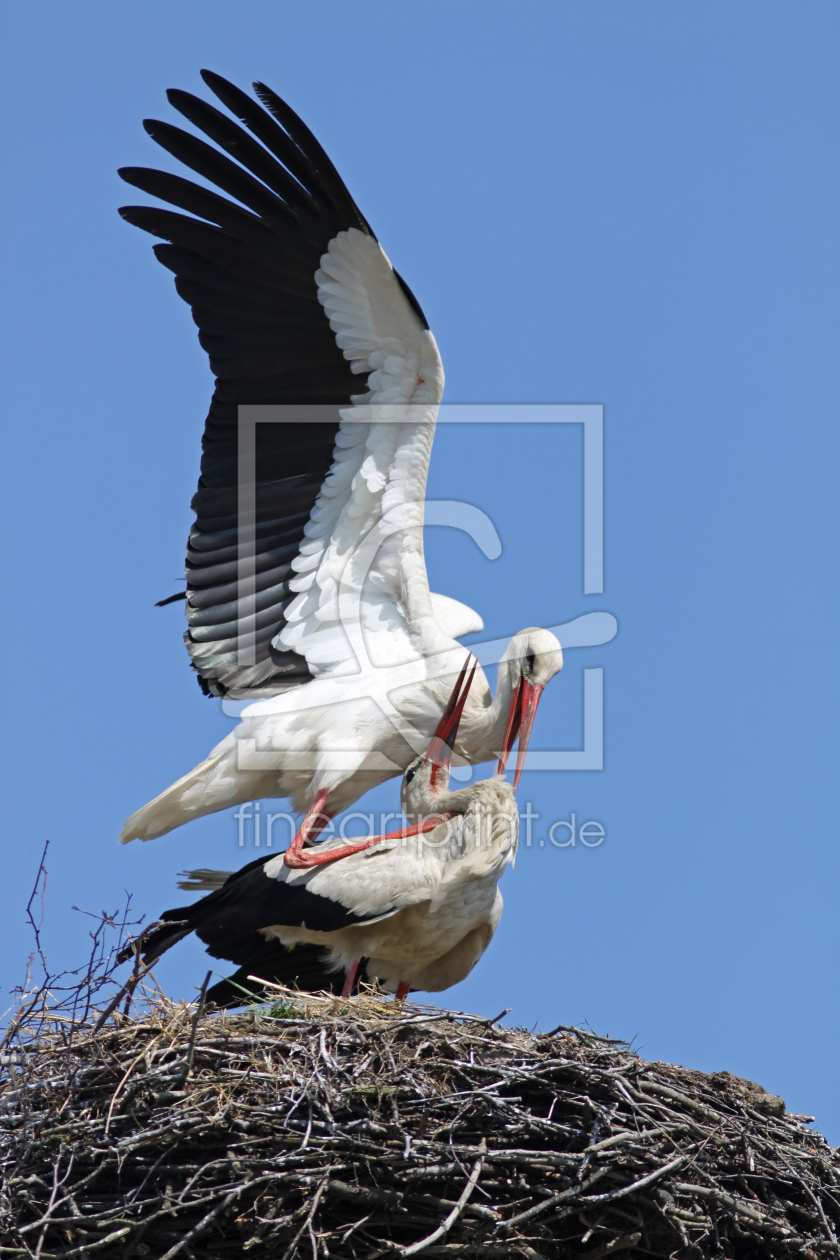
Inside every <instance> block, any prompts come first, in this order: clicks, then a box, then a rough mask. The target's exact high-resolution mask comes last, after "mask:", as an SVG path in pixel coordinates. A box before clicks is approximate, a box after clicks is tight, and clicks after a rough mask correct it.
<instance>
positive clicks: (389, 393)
mask: <svg viewBox="0 0 840 1260" xmlns="http://www.w3.org/2000/svg"><path fill="white" fill-rule="evenodd" d="M203 78H204V81H205V83H206V84H207V86H208V87H209V88H210V89H211V90H212V91H213V92H214V93H215V95H216V97H217V98H218V99H219V100H220V101H221V102H222V104H223V105H225V106H226V107H227V109H228V110H229V111H230V113H231V114H232V115H234V117H235V118H236V119H237V120H238V121H236V122H234V121H233V120H232V119H231V118H230V117H229V116H228V115H227V114H225V113H222V112H221V111H220V110H218V109H217V108H215V107H214V106H212V105H209V104H207V103H206V102H205V101H202V100H200V99H199V98H197V97H195V96H192V95H191V94H189V93H187V92H181V91H171V92H169V93H168V97H169V101H170V103H171V104H172V105H173V106H174V107H175V109H177V110H178V111H179V112H180V113H181V114H183V115H184V116H185V117H186V118H187V119H188V120H189V121H190V122H191V123H192V124H193V125H194V126H195V127H196V128H197V129H198V130H199V131H201V132H203V133H204V135H205V136H207V137H208V139H209V140H211V141H213V144H208V143H207V142H206V141H204V140H201V139H199V138H197V137H196V136H195V135H192V134H190V133H188V132H186V131H183V130H181V129H180V128H178V127H174V126H172V125H171V124H169V123H164V122H154V121H147V122H146V123H145V127H146V130H147V132H148V133H149V135H150V136H151V137H152V139H153V140H155V141H156V142H157V143H158V144H160V145H161V146H162V147H163V148H164V149H166V150H167V152H168V153H170V154H171V155H172V156H173V157H175V158H176V159H178V160H179V161H180V162H182V163H183V164H184V165H186V166H187V167H189V168H191V170H192V171H194V172H195V173H196V174H198V175H199V176H200V177H201V178H202V179H203V180H205V181H207V182H208V183H209V184H212V185H214V186H215V188H217V189H219V190H220V192H215V191H211V189H209V188H208V187H206V186H204V185H202V184H197V183H194V182H192V181H191V180H187V179H184V178H182V177H181V176H179V175H173V174H168V173H165V172H162V171H157V170H150V169H146V168H138V167H129V168H124V169H123V170H121V171H120V174H121V176H122V178H123V179H124V180H126V181H127V182H128V183H129V184H132V185H134V186H135V187H137V188H139V189H141V190H142V191H143V192H145V193H147V194H150V195H151V196H153V197H156V198H158V199H159V200H161V201H164V202H167V203H168V204H170V205H173V206H175V207H177V211H173V210H169V209H164V208H160V207H157V208H156V207H149V206H129V207H124V208H123V209H122V210H121V214H122V216H123V218H125V219H126V220H127V221H128V222H129V223H132V224H134V225H135V226H137V227H140V228H142V229H144V230H145V231H147V232H150V233H152V234H153V235H154V236H157V237H158V238H160V239H161V240H162V241H163V242H164V243H163V244H159V245H156V246H155V253H156V255H157V257H158V259H159V261H160V262H162V263H163V265H164V266H165V267H167V268H168V269H169V270H170V271H172V272H174V274H175V277H176V280H175V284H176V288H177V290H178V292H179V294H180V295H181V297H183V298H184V300H185V301H186V302H188V303H189V304H190V306H191V308H192V313H193V318H194V319H195V322H196V324H197V325H198V328H199V340H200V341H201V344H202V345H203V346H204V348H205V349H206V350H207V352H208V354H209V356H210V363H211V367H212V369H213V371H214V373H215V375H216V388H215V392H214V394H213V399H212V402H211V404H210V412H209V415H208V417H207V422H206V427H205V432H204V440H203V452H204V453H203V457H202V462H201V478H200V481H199V486H198V491H197V493H196V495H195V498H194V499H193V504H192V506H193V509H194V511H195V513H196V521H195V524H194V526H193V528H192V530H191V533H190V538H189V543H188V548H187V565H186V575H187V590H186V610H187V621H188V630H187V633H186V636H185V638H186V644H187V649H188V651H189V654H190V657H191V660H192V665H193V668H194V669H195V671H196V672H197V674H198V680H199V682H200V684H201V687H202V689H203V690H204V691H205V692H206V694H207V695H211V696H225V697H228V698H229V699H238V700H247V701H250V702H251V703H249V704H247V706H246V707H245V708H244V710H243V711H242V714H241V720H240V724H239V725H238V727H237V728H236V729H235V730H234V731H233V732H232V733H231V734H230V735H229V736H228V737H227V738H226V739H224V740H223V741H222V742H221V744H219V745H218V747H216V748H215V749H214V750H213V751H212V752H211V753H210V755H209V756H208V757H207V759H206V760H205V761H203V762H202V763H201V764H200V765H198V766H196V768H195V769H194V770H192V771H190V773H189V774H187V775H185V776H184V777H183V778H181V779H179V780H178V781H177V782H176V783H174V784H172V786H171V787H169V788H167V789H166V791H165V792H163V793H162V794H161V795H160V796H158V797H156V798H155V799H154V800H153V801H151V802H149V804H148V805H145V806H144V807H143V808H142V809H140V810H138V811H137V812H136V813H135V814H133V815H132V816H131V818H129V819H128V821H127V822H126V824H125V826H124V828H123V831H122V834H121V837H120V838H121V840H122V841H123V842H126V841H129V840H133V839H137V838H140V839H144V840H150V839H152V838H154V837H155V836H159V835H162V834H164V833H165V832H167V831H170V830H171V829H172V828H173V827H177V826H178V825H180V824H181V823H184V822H187V821H189V820H190V819H192V818H196V817H200V816H202V815H204V814H209V813H212V812H214V811H216V810H221V809H226V808H228V807H229V806H232V805H236V804H240V803H242V802H245V801H249V800H252V799H255V798H262V797H284V796H288V797H291V800H292V803H293V806H294V808H295V809H297V810H299V811H300V812H302V813H303V812H306V811H308V815H307V817H308V820H309V821H308V822H307V823H306V826H305V828H304V831H303V833H301V834H300V835H299V837H298V848H300V845H301V844H302V843H303V840H304V839H305V838H306V835H307V832H306V827H309V832H310V833H311V835H314V831H313V830H312V820H313V819H316V818H317V817H319V816H320V817H327V816H331V815H333V814H334V813H336V812H337V811H338V810H340V809H344V808H346V807H347V806H349V805H350V804H352V802H353V801H355V800H356V799H357V798H358V797H359V796H361V795H362V793H364V792H365V791H367V790H368V789H369V788H370V787H373V786H375V785H376V784H377V783H381V782H382V781H384V780H385V779H387V778H389V777H391V776H393V775H398V774H401V773H402V772H403V770H404V769H405V768H406V766H408V765H409V763H410V762H412V761H413V760H414V758H415V757H416V756H417V754H418V753H419V752H421V751H422V750H423V748H425V747H426V745H427V744H428V741H429V738H430V736H431V735H432V732H433V731H434V730H435V728H436V725H437V723H438V720H439V718H440V714H441V711H442V709H443V708H444V706H445V705H446V702H447V698H448V696H449V694H450V692H451V690H452V685H453V678H454V677H455V675H456V674H457V673H458V670H459V668H460V665H461V662H462V660H463V648H459V646H458V643H457V639H458V638H459V637H462V636H463V635H465V634H469V633H471V632H474V631H479V630H481V629H482V628H483V627H482V622H481V619H480V618H479V617H478V615H477V614H476V613H474V612H473V611H472V610H471V609H469V608H467V607H465V606H464V605H463V604H460V603H458V602H457V601H455V600H452V599H448V598H447V597H444V596H437V595H434V594H432V593H431V592H430V591H429V585H428V579H427V576H426V567H425V561H424V556H423V501H424V496H425V486H426V474H427V469H428V462H429V455H430V452H431V446H432V439H433V437H434V430H435V420H436V416H437V410H438V405H439V403H440V399H441V395H442V391H443V369H442V366H441V361H440V356H439V355H438V351H437V346H436V344H435V339H434V337H433V336H432V333H431V332H430V330H429V328H428V325H427V323H426V320H425V318H424V316H423V312H422V310H421V309H420V306H419V304H418V302H417V300H416V298H415V297H414V295H413V294H412V292H411V290H410V289H409V288H408V286H407V285H406V284H405V282H404V281H403V280H402V278H401V277H400V276H399V275H398V274H397V272H396V271H394V269H393V267H392V266H391V264H390V262H389V261H388V259H387V257H386V256H385V254H384V252H383V250H382V248H381V246H380V245H379V242H378V241H377V239H376V237H375V236H374V234H373V232H372V231H371V229H370V227H369V225H368V223H367V221H366V220H365V218H364V217H363V215H362V214H361V212H360V211H359V209H358V208H357V206H356V205H355V203H354V201H353V199H352V198H351V196H350V194H349V192H348V191H347V189H346V188H345V186H344V184H343V182H342V180H341V178H340V177H339V175H338V173H337V171H336V170H335V167H334V166H333V165H332V163H331V162H330V160H329V158H328V157H327V155H326V153H325V152H324V150H323V149H322V148H321V146H320V145H319V143H318V141H317V140H316V139H315V137H314V136H313V135H312V133H311V132H310V131H309V129H308V128H307V127H306V126H305V125H304V124H303V123H302V122H301V120H300V119H299V118H298V117H297V115H296V114H295V113H294V112H293V111H292V110H291V109H290V108H289V106H288V105H286V104H285V102H284V101H282V100H281V99H280V98H279V97H278V96H276V95H275V94H274V93H273V92H272V91H271V90H270V89H269V88H267V87H265V86H264V85H262V84H257V85H255V89H256V93H257V96H258V97H259V100H260V101H261V102H262V105H260V104H258V103H257V102H256V101H254V100H253V99H252V98H251V97H249V96H247V95H246V94H245V93H243V92H241V91H240V90H239V89H238V88H236V87H234V86H233V85H232V84H230V83H228V82H227V81H226V80H225V79H222V78H221V77H220V76H219V75H216V74H211V73H209V72H207V71H205V72H203ZM263 106H264V108H263ZM240 124H241V125H240ZM214 146H215V147H214ZM182 212H186V213H182ZM254 407H264V408H266V407H272V408H274V409H275V412H276V414H274V413H272V415H270V416H268V419H269V420H270V422H267V423H257V422H256V421H255V420H254V417H256V419H257V420H259V419H260V417H263V418H265V417H266V416H267V413H266V412H265V411H264V412H254V411H253V410H249V409H252V408H254ZM246 422H247V424H253V425H254V426H255V427H254V428H253V429H251V430H249V431H250V432H252V433H254V434H255V437H254V440H253V444H252V448H248V449H246V447H247V444H246V443H243V436H242V435H243V432H245V428H244V427H243V425H245V424H246ZM248 461H250V463H249V462H248ZM252 473H253V475H252ZM561 665H562V653H561V649H560V644H559V642H558V641H557V639H556V638H555V637H554V635H552V634H551V633H549V632H548V631H546V630H540V629H528V630H523V631H520V632H519V633H518V634H517V635H515V636H514V638H513V639H512V640H511V643H510V645H509V647H508V649H507V651H506V652H505V654H504V656H503V658H502V662H501V666H500V670H499V682H498V686H497V689H496V694H495V696H492V695H491V693H490V689H489V687H488V685H487V681H486V679H485V677H484V675H483V673H482V672H481V671H480V670H479V672H478V674H477V677H476V680H475V685H474V686H473V688H472V691H471V693H470V696H469V702H468V703H467V705H466V707H465V709H464V713H463V716H462V720H461V727H460V737H459V743H458V747H457V752H458V754H459V755H460V757H461V758H463V759H464V760H465V761H467V762H469V763H477V762H482V761H486V760H489V759H491V758H494V757H500V769H503V768H504V765H505V763H506V761H507V758H508V756H509V754H510V751H511V749H512V747H513V744H514V743H515V741H516V739H517V737H518V738H519V759H518V763H517V773H516V779H517V781H518V778H519V773H520V772H521V768H522V762H523V758H524V754H525V749H526V747H527V743H528V738H529V736H530V732H531V727H532V724H533V720H534V714H535V712H536V708H537V704H538V702H539V698H540V694H541V692H542V689H543V687H544V686H545V684H546V683H547V682H548V681H549V680H550V679H551V678H552V677H553V676H554V674H555V673H557V671H558V670H559V669H560V668H561ZM311 835H310V838H311Z"/></svg>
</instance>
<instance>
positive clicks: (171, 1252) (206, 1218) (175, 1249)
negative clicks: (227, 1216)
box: [160, 1185, 246, 1260]
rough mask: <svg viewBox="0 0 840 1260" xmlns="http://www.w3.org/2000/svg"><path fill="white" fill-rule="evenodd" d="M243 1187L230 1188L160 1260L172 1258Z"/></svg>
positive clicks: (227, 1204)
mask: <svg viewBox="0 0 840 1260" xmlns="http://www.w3.org/2000/svg"><path fill="white" fill-rule="evenodd" d="M245 1189H246V1186H244V1185H243V1186H237V1187H236V1189H235V1190H231V1192H230V1194H228V1195H226V1196H225V1198H224V1199H223V1200H222V1202H221V1203H217V1204H216V1206H215V1207H214V1208H211V1210H210V1211H209V1212H208V1213H207V1215H206V1216H204V1217H202V1219H201V1220H200V1221H199V1222H198V1224H197V1225H194V1226H193V1228H192V1229H191V1230H190V1231H189V1233H188V1234H185V1235H184V1237H183V1238H182V1239H181V1241H180V1242H177V1243H176V1244H175V1246H174V1247H170V1248H169V1250H168V1251H167V1252H166V1253H165V1255H162V1256H161V1258H160V1260H172V1256H177V1254H178V1252H179V1251H183V1250H184V1248H185V1247H186V1245H187V1243H188V1242H191V1241H192V1239H193V1238H195V1236H196V1234H200V1233H201V1232H202V1230H204V1229H206V1228H207V1226H208V1225H209V1224H211V1222H212V1221H214V1220H215V1219H216V1217H217V1216H221V1214H222V1212H224V1211H225V1209H226V1208H228V1207H229V1206H230V1205H231V1203H232V1202H233V1200H234V1199H235V1198H236V1197H237V1196H238V1195H240V1194H241V1193H242V1191H243V1190H245Z"/></svg>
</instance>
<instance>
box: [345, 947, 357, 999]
mask: <svg viewBox="0 0 840 1260" xmlns="http://www.w3.org/2000/svg"><path fill="white" fill-rule="evenodd" d="M360 962H361V957H359V958H354V959H353V961H352V962H351V963H350V966H349V967H348V968H347V971H346V972H345V974H344V988H343V989H342V990H341V996H342V997H343V998H349V996H350V994H351V993H352V992H353V981H354V980H355V979H356V972H357V971H358V970H359V963H360Z"/></svg>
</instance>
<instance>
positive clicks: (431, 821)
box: [284, 792, 452, 867]
mask: <svg viewBox="0 0 840 1260" xmlns="http://www.w3.org/2000/svg"><path fill="white" fill-rule="evenodd" d="M326 799H327V793H326V792H319V793H318V795H317V796H316V797H315V800H314V801H313V803H312V807H311V809H310V810H309V813H308V814H307V815H306V818H304V820H303V822H302V823H301V825H300V831H299V832H298V833H297V835H296V836H295V838H294V840H293V841H292V843H291V844H290V845H289V847H288V849H287V850H286V856H285V859H284V861H285V863H286V866H292V867H302V866H323V864H324V863H325V862H335V861H336V859H337V858H343V857H349V856H350V854H351V853H361V852H362V851H363V850H364V849H369V848H370V846H371V845H372V844H379V842H380V840H405V839H407V838H408V837H409V836H416V835H420V834H421V833H422V832H424V831H434V829H435V827H438V826H440V824H441V823H442V822H447V821H448V820H449V819H450V818H451V817H452V814H433V815H432V816H431V818H426V819H425V820H424V821H423V822H421V823H415V824H414V826H413V827H404V828H403V829H402V831H389V832H388V834H387V836H368V837H367V839H365V840H355V841H352V842H351V843H350V844H343V845H341V846H340V847H339V848H337V849H327V850H325V851H322V852H317V853H313V852H312V850H311V849H306V850H303V844H304V841H305V840H307V839H310V840H311V839H312V837H313V836H315V835H317V834H318V832H319V831H320V830H321V828H322V827H324V826H326V824H327V822H328V821H329V819H330V818H331V817H332V815H330V814H324V813H321V806H322V805H323V803H324V801H325V800H326ZM319 814H320V818H321V819H323V820H324V821H323V822H320V821H319V819H318V817H317V816H318V815H319ZM310 819H314V820H315V822H317V823H318V825H317V826H315V825H314V823H312V822H310Z"/></svg>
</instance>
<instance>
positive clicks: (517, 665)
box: [498, 626, 563, 790]
mask: <svg viewBox="0 0 840 1260" xmlns="http://www.w3.org/2000/svg"><path fill="white" fill-rule="evenodd" d="M562 668H563V649H562V648H561V647H560V641H559V639H556V638H555V637H554V635H553V634H552V633H551V631H550V630H540V629H539V627H535V626H532V627H531V628H530V629H528V630H520V631H519V633H518V634H515V635H514V636H513V638H512V639H511V641H510V643H509V644H508V649H507V651H506V652H505V654H504V656H503V657H502V660H501V663H500V666H499V669H500V671H501V670H503V669H506V670H507V671H508V676H509V678H510V709H509V710H508V718H507V726H506V727H505V737H504V741H503V743H502V755H501V757H500V758H499V766H498V773H499V774H504V770H505V766H506V765H507V760H508V757H509V756H510V753H511V749H512V748H513V745H514V744H515V743H516V737H517V735H518V736H519V753H518V756H517V758H516V773H515V775H514V779H513V786H514V790H515V789H516V788H517V787H518V786H519V776H520V775H521V774H522V767H523V765H524V763H525V752H526V750H527V748H528V740H529V739H530V738H531V729H532V727H533V725H534V717H535V716H536V712H537V705H538V704H539V702H540V696H541V695H542V693H543V688H544V687H545V685H546V683H548V682H550V681H551V679H552V678H553V677H554V675H555V674H557V673H559V672H560V670H561V669H562ZM500 679H501V675H500Z"/></svg>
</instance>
